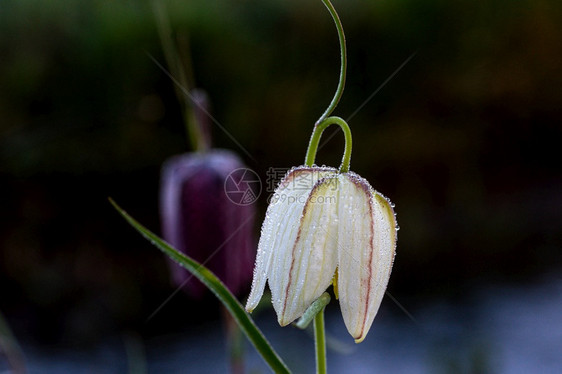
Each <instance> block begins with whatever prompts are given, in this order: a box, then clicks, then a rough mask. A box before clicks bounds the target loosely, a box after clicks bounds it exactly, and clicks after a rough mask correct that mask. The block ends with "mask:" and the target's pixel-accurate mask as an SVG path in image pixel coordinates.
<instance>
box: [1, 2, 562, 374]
mask: <svg viewBox="0 0 562 374" xmlns="http://www.w3.org/2000/svg"><path fill="white" fill-rule="evenodd" d="M334 5H335V6H336V7H337V8H338V9H339V11H340V16H341V18H342V22H343V23H344V27H345V30H346V35H347V41H348V50H349V66H348V81H347V86H346V91H345V93H344V95H343V98H342V102H341V103H340V105H339V106H338V110H337V111H336V113H334V114H337V115H340V116H341V117H343V118H344V119H346V120H348V123H349V124H350V126H351V128H352V130H353V135H354V140H355V142H354V154H353V168H354V170H355V171H356V172H358V173H360V174H361V175H362V176H363V177H365V178H366V179H368V180H369V181H370V182H371V183H372V184H373V185H376V186H377V189H379V190H381V191H384V192H385V194H387V195H388V196H392V200H393V202H394V203H396V206H397V214H398V216H399V219H400V227H401V230H400V240H399V243H398V248H397V253H398V257H397V261H396V263H395V265H394V269H393V275H392V279H391V281H390V283H389V288H388V290H389V292H390V294H391V295H393V296H394V297H395V298H396V299H397V300H398V301H399V302H400V303H401V305H402V306H403V307H404V308H405V309H406V310H407V311H408V313H410V314H411V315H412V316H413V317H414V319H415V320H416V321H417V324H416V323H414V322H412V321H411V320H410V319H409V318H408V317H407V315H406V314H405V313H404V312H403V311H402V310H401V309H400V308H399V307H397V306H396V305H395V304H394V303H393V302H392V301H391V299H390V298H386V299H385V301H383V304H382V307H381V311H380V313H379V316H378V317H377V322H376V323H375V324H374V325H373V328H372V329H371V331H370V333H369V338H368V339H366V341H365V342H364V343H363V344H362V345H361V349H359V350H357V351H355V352H354V353H352V354H351V356H348V355H345V354H343V353H341V354H332V356H331V357H333V358H332V360H333V361H331V362H329V366H330V367H333V368H334V370H336V369H337V368H338V367H342V366H338V365H340V363H345V362H350V357H353V362H354V364H353V365H354V366H351V367H346V369H348V371H353V372H361V370H362V369H361V368H364V367H365V365H370V367H375V368H379V369H387V371H390V372H399V371H400V369H403V371H404V370H406V369H411V370H410V372H412V370H413V371H417V372H452V371H456V372H460V371H464V372H477V371H478V368H486V369H487V370H488V371H492V372H513V368H522V369H521V370H525V368H529V370H531V371H537V370H540V369H544V370H542V371H543V372H545V371H548V370H550V371H551V372H556V371H559V370H556V369H559V368H560V367H561V366H562V363H561V360H560V358H559V352H560V349H561V347H560V341H562V340H561V339H560V336H562V335H561V334H562V331H560V327H559V326H562V321H561V319H560V318H561V317H560V313H559V310H560V307H561V305H562V296H561V295H562V292H561V289H562V280H561V279H560V275H559V274H560V269H561V266H560V264H561V259H562V254H561V253H562V251H561V248H562V237H561V230H560V222H562V194H561V193H560V191H562V173H561V171H562V170H561V167H560V162H559V159H560V150H559V149H560V147H559V144H558V143H559V140H560V139H561V135H562V134H561V132H562V130H561V126H560V120H561V118H562V94H561V92H560V87H562V69H561V68H560V66H561V62H562V26H561V25H562V9H561V7H562V4H561V3H560V2H559V1H555V0H541V1H531V0H525V1H520V2H516V3H514V2H505V1H500V0H492V1H488V2H485V3H475V2H470V1H460V2H454V3H453V2H445V1H438V0H434V1H425V2H415V1H410V0H405V1H398V2H396V1H394V2H373V1H367V0H346V1H345V2H344V1H341V0H338V1H335V4H334ZM169 8H170V14H171V16H172V24H173V25H176V26H181V25H186V27H188V28H189V30H190V37H191V38H190V40H191V50H192V57H193V69H194V71H196V72H197V80H198V82H197V83H198V86H200V87H205V89H206V90H207V91H208V92H209V95H210V97H212V98H213V103H214V107H215V112H214V114H215V117H216V118H217V120H218V121H219V122H220V123H223V124H228V131H229V132H230V134H231V135H232V136H233V137H234V138H235V140H236V142H237V143H238V144H241V145H243V147H244V148H245V150H246V151H244V150H242V149H240V148H238V145H237V144H236V143H235V142H234V141H233V140H232V139H231V138H230V137H229V136H228V135H226V134H225V133H223V132H222V131H220V130H218V129H216V128H215V129H213V130H214V131H213V132H214V135H215V136H214V144H215V145H216V146H217V147H219V148H228V149H232V150H233V151H235V152H237V153H238V154H240V155H241V156H242V157H243V161H244V163H245V164H246V165H248V167H250V168H251V169H253V170H256V171H257V172H258V174H260V177H261V179H262V181H264V180H265V179H266V178H265V173H266V170H267V169H268V168H269V167H289V166H291V165H298V164H301V163H302V162H303V159H304V153H305V149H306V145H307V142H308V139H309V135H310V132H311V130H312V125H313V122H314V121H315V120H316V119H317V118H318V115H319V114H320V113H322V111H323V110H324V108H325V106H326V104H327V103H328V101H329V100H330V98H331V97H332V94H333V90H334V89H335V86H336V82H337V73H338V71H339V57H338V47H337V36H336V33H335V30H334V29H333V24H332V20H331V19H330V17H329V15H328V14H327V13H326V12H325V10H324V8H323V5H322V4H321V2H320V1H302V0H299V1H297V0H289V1H277V0H263V1H259V2H258V1H251V0H236V1H235V0H216V1H213V2H209V1H204V0H193V1H190V2H185V1H177V0H174V1H169ZM145 51H148V52H149V53H150V54H151V55H153V56H154V57H155V58H156V59H157V60H159V61H163V60H164V59H163V56H162V54H161V52H160V51H161V48H160V42H159V39H158V34H157V32H156V29H155V26H154V17H153V14H152V9H151V7H150V6H149V5H148V4H146V3H145V2H142V1H133V0H130V1H125V2H107V1H101V0H92V1H88V2H71V1H64V0H53V1H49V2H48V4H47V2H45V1H40V0H20V1H17V2H16V1H10V0H8V1H2V2H0V56H1V58H0V61H1V63H0V186H2V187H1V188H2V194H1V195H0V196H1V197H0V201H1V210H0V217H1V222H2V225H1V226H0V284H1V285H2V291H1V292H2V294H1V297H0V310H2V312H3V313H4V315H5V316H6V319H7V320H8V322H9V323H10V325H11V327H12V330H13V332H14V334H15V335H16V336H17V337H19V338H20V340H22V349H23V351H24V353H25V354H26V355H27V357H28V360H29V362H30V371H33V369H34V368H35V370H36V372H48V370H47V368H49V367H53V366H54V365H55V364H57V363H58V362H59V361H62V362H64V363H66V364H67V365H70V363H74V364H75V365H76V367H73V368H72V369H75V372H79V370H78V369H79V368H84V367H89V368H90V369H91V367H94V368H98V369H99V370H98V371H104V372H112V371H110V370H109V369H107V368H108V367H110V368H116V369H115V372H122V371H123V370H119V368H120V366H119V365H120V364H119V363H120V362H121V361H120V360H123V362H124V361H125V358H124V357H125V350H124V349H123V343H122V339H121V336H122V334H123V333H124V332H127V331H135V332H137V333H138V336H139V337H140V338H139V339H142V341H143V342H145V344H146V360H147V362H148V368H149V371H150V369H152V370H154V371H158V370H159V369H162V370H164V369H170V370H172V369H174V368H176V369H177V371H178V372H181V370H184V371H185V370H189V368H190V366H189V363H190V362H191V361H190V358H191V359H193V360H195V359H196V358H197V359H198V360H199V361H198V362H199V365H213V364H214V365H224V366H220V368H223V367H224V368H225V367H226V364H225V363H223V361H221V358H223V357H224V353H223V352H218V353H217V354H216V356H212V355H211V354H212V353H213V352H215V351H216V349H214V348H213V349H206V350H205V351H202V350H200V349H203V348H205V347H215V345H214V343H213V340H212V339H213V338H216V339H219V340H220V339H221V338H222V333H221V332H220V331H218V332H217V333H216V334H215V333H214V332H215V327H214V325H215V324H216V320H218V319H219V318H220V316H219V312H218V308H217V303H216V302H215V300H214V299H212V298H211V297H209V298H206V299H205V302H204V303H199V304H198V306H197V308H194V307H193V304H192V302H191V301H190V300H188V299H187V298H184V297H172V298H170V299H169V301H167V303H166V305H164V306H163V307H162V308H161V309H160V310H159V311H158V313H156V314H155V315H154V316H153V317H152V318H150V320H149V321H148V322H146V320H147V318H148V316H150V315H151V314H152V313H153V312H154V311H155V310H156V309H157V308H159V307H160V306H161V304H162V303H163V302H164V301H165V300H166V299H167V297H168V296H169V295H170V294H171V293H172V292H173V290H174V289H173V287H172V286H171V285H170V283H169V278H168V269H167V267H166V262H165V260H164V258H163V257H162V256H161V254H160V253H159V252H158V251H156V250H155V249H154V248H152V247H151V246H150V245H149V244H148V243H145V242H144V241H143V240H142V239H141V238H139V237H138V236H137V235H136V234H135V233H134V232H133V231H132V230H130V229H129V228H128V227H127V226H126V225H125V223H123V222H122V221H121V219H120V218H119V217H118V216H117V214H115V212H114V211H113V210H112V208H111V207H110V206H109V204H108V203H107V202H106V198H107V196H112V197H113V198H114V199H115V200H116V201H118V202H119V203H120V204H121V205H122V206H123V207H125V208H126V209H127V210H128V211H129V212H130V213H131V214H133V216H135V217H136V218H137V219H139V220H140V221H141V222H143V223H144V224H146V225H147V226H148V227H151V228H156V227H159V218H158V188H159V173H160V171H159V169H160V166H161V164H162V162H163V160H165V159H167V158H169V157H170V156H172V155H175V154H180V153H182V152H184V150H185V141H184V135H183V128H182V126H178V123H181V119H180V117H181V110H180V108H179V104H178V103H177V100H176V98H175V96H174V90H173V88H172V86H171V85H170V81H169V78H168V77H166V76H165V75H164V74H163V73H162V72H161V71H160V70H159V69H158V68H157V67H156V66H155V65H154V63H153V62H152V61H151V60H150V59H149V58H148V57H147V55H146V53H145ZM416 51H417V54H416V55H415V56H414V57H413V58H412V59H411V60H410V61H409V62H408V63H407V64H406V65H405V66H404V67H403V68H402V69H401V70H400V71H399V72H398V73H397V74H396V75H394V76H393V78H392V79H391V80H389V81H388V83H387V84H386V85H385V86H384V87H383V88H382V89H380V90H379V91H377V89H378V88H379V86H381V84H382V83H383V82H385V81H386V80H387V78H388V77H389V76H391V75H392V74H393V72H395V71H396V69H397V68H398V67H399V66H400V65H401V64H402V63H403V62H404V61H405V60H406V59H407V58H408V57H409V56H411V55H412V54H413V53H414V52H416ZM375 91H377V93H376V95H375V96H374V97H373V98H372V100H370V101H368V102H367V103H366V104H365V105H364V106H362V104H363V103H364V102H365V101H366V100H367V98H369V97H370V96H371V95H372V94H373V93H374V92H375ZM359 108H360V110H358V109H359ZM334 131H335V130H334ZM329 135H330V131H328V133H327V134H326V136H325V137H324V138H323V139H328V137H329ZM342 147H343V137H341V136H340V135H338V136H335V137H334V138H333V139H332V140H330V141H329V142H327V143H326V144H324V145H322V148H321V150H320V152H319V155H318V158H317V160H318V161H319V163H320V164H322V163H325V164H327V165H338V164H339V160H340V157H341V149H342ZM246 152H247V153H246ZM265 206H266V197H265V196H264V195H262V198H260V200H259V201H258V203H257V208H258V209H259V213H258V216H259V217H263V214H264V211H265ZM260 220H261V219H258V220H257V221H260ZM254 230H255V233H256V234H257V231H258V227H254ZM241 299H244V297H243V296H241ZM330 310H331V308H330V307H329V308H328V311H327V313H328V316H327V320H328V325H327V326H328V327H327V328H328V333H329V334H333V335H334V336H337V337H340V336H341V338H342V339H344V341H345V338H344V337H345V329H344V330H343V331H341V328H342V325H341V321H338V320H337V319H334V320H333V322H332V323H331V324H330V319H329V318H330V317H329V314H330ZM270 319H271V320H270ZM261 323H262V324H264V326H266V327H267V326H270V323H271V325H272V326H273V325H274V324H275V322H274V321H273V318H271V313H270V312H264V313H263V320H261ZM279 330H280V331H279ZM180 331H181V332H189V333H190V334H192V336H193V338H189V339H185V338H183V337H182V340H178V341H176V340H173V338H169V337H170V336H172V337H173V336H174V335H170V334H173V333H176V332H180ZM271 332H272V334H273V335H272V340H273V341H274V344H277V345H278V346H280V347H281V349H280V351H281V354H282V355H284V357H285V356H290V357H294V359H293V361H292V360H291V359H288V360H287V361H288V364H289V365H293V366H291V367H292V368H295V369H297V368H299V367H300V366H299V365H303V366H304V368H302V371H304V372H306V370H307V368H310V367H313V365H314V363H313V362H310V365H311V366H306V365H307V364H308V363H309V361H307V359H306V357H305V358H303V355H306V353H309V352H311V350H312V348H310V349H311V350H310V351H307V348H306V347H307V346H306V345H305V346H304V348H303V346H302V345H300V342H303V344H306V342H305V339H303V335H302V332H300V331H296V332H293V331H292V329H279V328H277V329H273V330H272V331H271ZM340 332H342V334H340ZM135 336H136V335H135ZM203 336H204V338H203ZM159 339H160V340H159ZM166 339H168V340H166ZM170 339H171V342H170ZM291 339H293V340H291ZM294 339H298V340H297V341H298V342H299V344H298V345H296V344H291V342H294V341H295V340H294ZM164 342H166V344H164ZM382 342H384V345H383V344H382ZM296 346H298V347H299V349H296V348H295V347H296ZM55 347H57V348H61V349H62V348H68V347H72V350H69V351H67V350H63V351H56V352H54V351H53V349H54V348H55ZM108 347H109V348H108ZM158 347H165V348H158ZM310 347H312V340H310ZM110 348H111V349H110ZM91 349H94V350H95V353H94V354H91V352H90V351H88V352H89V353H88V355H86V356H84V352H85V350H91ZM217 349H218V348H217ZM367 351H368V352H369V353H366V352H367ZM205 352H207V353H205ZM338 352H343V351H341V350H340V351H338ZM372 352H375V353H374V354H372ZM397 352H398V353H399V354H400V355H399V356H398V359H397V354H398V353H397ZM250 354H251V352H250ZM81 355H82V356H81ZM84 357H88V359H84ZM90 357H92V359H90ZM108 357H109V358H110V359H109V360H100V359H99V358H108ZM217 357H218V358H217ZM405 357H408V358H411V359H409V360H405V359H404V358H405ZM180 359H181V361H180V362H181V364H182V365H183V366H179V364H178V366H174V365H175V363H176V362H178V360H180ZM57 360H58V361H57ZM194 362H195V361H194ZM259 362H260V361H259V359H258V360H257V364H256V365H259ZM249 363H250V364H251V363H252V361H251V357H250V361H249ZM96 365H98V366H96ZM99 365H102V366H99ZM103 365H108V366H107V367H106V366H103ZM123 365H124V364H123ZM166 365H168V366H166ZM537 365H538V366H537ZM193 366H194V367H196V366H197V365H196V364H195V363H194V364H193ZM123 367H124V366H123ZM355 367H356V368H357V369H356V370H352V369H353V368H355ZM100 368H101V369H100ZM121 368H122V367H121ZM412 368H413V369H412ZM41 369H43V370H41ZM191 369H192V370H191V371H190V372H197V370H194V369H193V367H192V368H191ZM510 369H512V370H511V371H510ZM199 370H200V372H201V371H203V370H202V369H199ZM529 370H527V372H530V371H529ZM90 371H91V370H90ZM480 372H482V370H480Z"/></svg>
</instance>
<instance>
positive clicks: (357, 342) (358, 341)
mask: <svg viewBox="0 0 562 374" xmlns="http://www.w3.org/2000/svg"><path fill="white" fill-rule="evenodd" d="M366 336H367V334H364V335H362V336H360V337H359V338H357V339H355V344H359V343H361V342H362V341H363V340H365V337H366Z"/></svg>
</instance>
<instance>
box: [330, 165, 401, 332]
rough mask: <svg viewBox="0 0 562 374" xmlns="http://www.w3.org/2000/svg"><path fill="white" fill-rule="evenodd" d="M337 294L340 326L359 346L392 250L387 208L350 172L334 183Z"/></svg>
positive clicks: (390, 214)
mask: <svg viewBox="0 0 562 374" xmlns="http://www.w3.org/2000/svg"><path fill="white" fill-rule="evenodd" d="M340 180H341V183H340V188H339V212H338V214H339V219H340V227H339V246H338V251H339V253H338V261H339V263H338V291H339V292H338V293H339V298H340V306H341V309H342V315H343V318H344V322H345V325H346V327H347V330H348V331H349V333H350V334H351V335H352V336H353V337H354V338H355V341H356V342H357V343H359V342H361V341H363V339H364V338H365V336H366V335H367V332H368V331H369V328H370V327H371V324H372V323H373V319H374V318H375V315H376V314H377V311H378V309H379V306H380V303H381V301H382V298H383V296H384V292H385V290H386V286H387V284H388V279H389V277H390V271H391V269H392V263H393V260H394V254H395V248H396V221H395V217H394V212H393V210H392V207H391V205H390V203H389V202H388V201H387V200H386V198H384V196H382V195H381V194H379V193H377V192H375V191H374V190H373V189H372V188H371V186H370V185H369V184H368V182H367V181H366V180H364V179H363V178H361V177H359V176H357V175H356V174H353V173H347V174H344V175H342V176H341V178H340Z"/></svg>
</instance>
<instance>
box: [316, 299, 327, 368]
mask: <svg viewBox="0 0 562 374" xmlns="http://www.w3.org/2000/svg"><path fill="white" fill-rule="evenodd" d="M314 346H315V348H316V373H317V374H326V334H325V332H324V308H322V310H320V312H318V314H317V315H316V317H314Z"/></svg>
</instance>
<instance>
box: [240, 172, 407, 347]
mask: <svg viewBox="0 0 562 374" xmlns="http://www.w3.org/2000/svg"><path fill="white" fill-rule="evenodd" d="M396 230H397V225H396V219H395V215H394V211H393V209H392V204H391V203H390V202H389V201H388V200H387V199H386V198H385V197H384V196H383V195H381V194H380V193H378V192H376V191H375V190H374V189H373V188H372V187H371V186H370V185H369V183H368V182H367V181H366V180H365V179H363V178H361V177H360V176H359V175H357V174H355V173H353V172H345V173H340V172H338V170H337V169H333V168H326V167H306V166H302V167H297V168H293V169H292V170H291V171H289V172H288V173H287V175H286V176H285V178H284V179H283V180H282V181H281V183H280V184H279V186H278V188H277V190H276V191H275V194H274V195H273V196H272V199H271V202H270V205H269V207H268V209H267V214H266V218H265V220H264V222H263V226H262V231H261V237H260V241H259V245H258V253H257V257H256V265H255V268H254V279H253V283H252V291H251V293H250V296H249V298H248V302H247V304H246V309H247V310H248V311H252V310H253V309H254V308H255V307H256V306H257V304H258V303H259V301H260V299H261V297H262V295H263V292H264V288H265V283H266V281H268V284H269V288H270V289H271V294H272V303H273V307H274V309H275V312H276V313H277V317H278V321H279V324H280V325H281V326H285V325H287V324H289V323H291V322H293V321H294V320H295V319H297V318H299V317H300V316H302V314H303V313H304V312H305V311H306V309H307V308H308V307H309V306H310V305H311V304H312V302H314V301H315V300H316V299H317V298H318V297H320V295H322V293H323V292H324V291H325V290H326V289H327V288H328V287H329V286H330V284H332V282H333V281H334V279H336V280H337V281H336V282H334V291H335V293H336V295H337V296H338V297H339V301H340V306H341V310H342V315H343V319H344V322H345V325H346V327H347V330H348V331H349V333H350V334H351V335H352V336H353V337H354V338H355V341H356V342H357V343H359V342H361V341H362V340H363V339H364V338H365V336H366V335H367V332H368V331H369V328H370V326H371V324H372V322H373V319H374V318H375V315H376V314H377V311H378V309H379V306H380V303H381V301H382V298H383V296H384V293H385V290H386V286H387V284H388V279H389V277H390V272H391V269H392V263H393V260H394V255H395V249H396Z"/></svg>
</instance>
